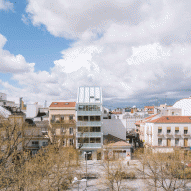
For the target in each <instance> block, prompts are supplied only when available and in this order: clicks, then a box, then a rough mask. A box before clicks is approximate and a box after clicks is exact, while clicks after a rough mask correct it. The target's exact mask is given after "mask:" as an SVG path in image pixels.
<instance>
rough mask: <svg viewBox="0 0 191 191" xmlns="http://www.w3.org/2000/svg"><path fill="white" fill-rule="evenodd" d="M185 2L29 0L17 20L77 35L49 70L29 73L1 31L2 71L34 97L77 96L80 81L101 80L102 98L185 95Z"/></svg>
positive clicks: (190, 17)
mask: <svg viewBox="0 0 191 191" xmlns="http://www.w3.org/2000/svg"><path fill="white" fill-rule="evenodd" d="M190 8H191V2H189V1H178V0H163V1H161V0H156V1H149V0H136V1H133V0H132V1H131V0H130V1H126V0H111V1H106V0H104V1H103V0H97V1H88V0H81V1H71V0H65V1H62V0H55V1H51V0H46V1H45V0H29V1H28V5H27V8H26V13H27V14H28V17H27V15H25V16H23V19H25V20H26V19H30V20H31V21H32V23H33V24H34V25H35V26H40V25H44V26H45V27H46V29H47V30H48V31H49V32H50V33H51V34H52V35H54V36H59V37H64V38H71V39H76V41H75V42H74V43H73V44H72V45H71V47H70V48H68V49H67V50H64V51H62V55H63V56H62V58H61V59H59V60H55V61H54V67H53V68H51V70H50V72H47V71H38V72H34V64H30V63H26V61H25V59H24V58H23V57H22V56H20V55H17V56H14V55H11V54H10V53H9V52H7V51H5V50H3V46H4V44H5V43H6V39H5V38H4V37H2V36H0V38H1V40H0V42H1V43H0V50H1V52H3V53H1V52H0V55H1V57H2V59H3V63H7V66H6V65H5V64H4V69H3V70H4V71H7V72H8V71H10V69H11V68H12V70H13V72H12V73H14V74H13V77H12V79H13V80H17V81H18V83H19V84H20V85H21V86H23V87H25V89H24V88H23V89H22V90H20V89H19V90H18V91H17V92H21V93H23V94H24V93H25V94H26V99H29V97H30V100H33V101H35V100H38V101H40V100H41V101H42V100H43V99H47V100H50V101H52V100H55V99H58V100H65V99H74V100H75V99H76V93H77V88H78V87H79V86H83V85H88V86H101V87H102V88H103V96H104V97H105V98H106V100H111V99H115V100H118V101H119V100H123V101H124V100H126V101H128V100H133V101H140V100H143V99H150V98H154V97H156V96H157V97H164V96H165V95H168V97H169V98H175V97H185V96H187V92H186V93H185V91H184V90H187V89H189V85H190V83H191V80H190V79H191V78H190V77H191V65H190V63H191V58H190V51H191V45H190V40H191V39H190V38H191V35H190V34H191V28H190V26H191V9H190ZM6 58H7V59H6ZM15 63H17V64H18V63H19V64H18V67H14V66H16V65H15ZM19 66H20V67H19ZM6 67H7V68H6ZM22 69H23V70H24V73H23V72H22V73H21V70H22ZM1 70H2V68H1ZM4 86H6V84H4ZM18 94H19V93H18Z"/></svg>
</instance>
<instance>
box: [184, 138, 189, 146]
mask: <svg viewBox="0 0 191 191" xmlns="http://www.w3.org/2000/svg"><path fill="white" fill-rule="evenodd" d="M184 146H185V147H187V146H188V139H187V138H186V139H184Z"/></svg>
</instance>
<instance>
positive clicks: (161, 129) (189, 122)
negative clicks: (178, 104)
mask: <svg viewBox="0 0 191 191" xmlns="http://www.w3.org/2000/svg"><path fill="white" fill-rule="evenodd" d="M144 130H145V132H144V135H145V144H146V145H148V146H152V147H155V149H159V150H161V151H162V150H164V151H165V150H166V149H167V150H168V151H173V148H174V147H180V148H185V149H187V148H189V147H190V146H191V116H162V117H160V118H158V119H154V120H151V121H148V122H146V123H145V129H144Z"/></svg>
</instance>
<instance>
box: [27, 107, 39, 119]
mask: <svg viewBox="0 0 191 191" xmlns="http://www.w3.org/2000/svg"><path fill="white" fill-rule="evenodd" d="M37 114H38V105H37V104H28V105H27V113H26V118H34V117H36V116H37Z"/></svg>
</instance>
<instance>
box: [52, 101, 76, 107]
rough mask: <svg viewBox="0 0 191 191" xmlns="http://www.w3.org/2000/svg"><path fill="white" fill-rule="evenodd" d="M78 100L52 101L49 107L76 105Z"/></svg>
mask: <svg viewBox="0 0 191 191" xmlns="http://www.w3.org/2000/svg"><path fill="white" fill-rule="evenodd" d="M75 106H76V102H52V103H51V104H50V106H49V107H75Z"/></svg>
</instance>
